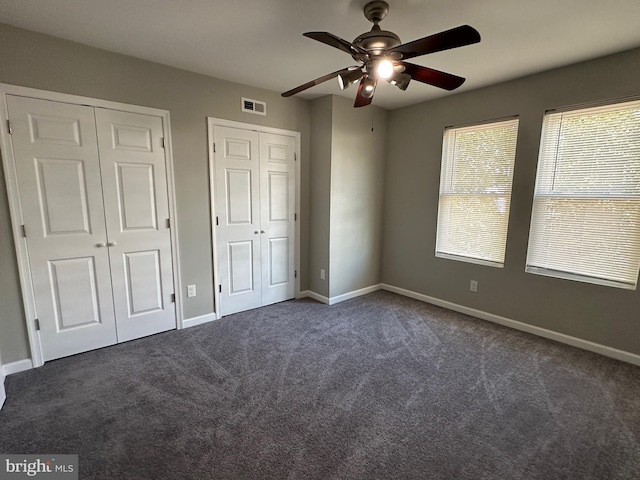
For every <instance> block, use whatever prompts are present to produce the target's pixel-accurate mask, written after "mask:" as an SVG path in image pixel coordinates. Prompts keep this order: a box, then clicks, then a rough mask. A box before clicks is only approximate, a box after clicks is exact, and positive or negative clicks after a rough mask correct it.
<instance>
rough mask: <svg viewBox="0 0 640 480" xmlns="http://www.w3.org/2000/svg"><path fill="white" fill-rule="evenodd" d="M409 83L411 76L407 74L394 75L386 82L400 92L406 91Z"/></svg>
mask: <svg viewBox="0 0 640 480" xmlns="http://www.w3.org/2000/svg"><path fill="white" fill-rule="evenodd" d="M410 81H411V75H409V74H408V73H396V74H394V75H393V76H392V77H391V78H390V79H389V80H388V82H389V83H390V84H391V85H395V86H396V87H398V88H399V89H400V90H402V91H404V90H406V89H407V87H408V86H409V82H410Z"/></svg>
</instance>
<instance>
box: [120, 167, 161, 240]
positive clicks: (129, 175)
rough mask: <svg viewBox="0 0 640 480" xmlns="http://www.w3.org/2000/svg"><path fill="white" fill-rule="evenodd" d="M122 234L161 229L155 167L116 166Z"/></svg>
mask: <svg viewBox="0 0 640 480" xmlns="http://www.w3.org/2000/svg"><path fill="white" fill-rule="evenodd" d="M116 182H117V183H116V186H117V189H118V209H119V211H120V231H122V232H127V231H132V230H152V231H155V230H158V215H157V213H156V203H155V199H156V192H155V184H154V171H153V165H138V164H126V163H116Z"/></svg>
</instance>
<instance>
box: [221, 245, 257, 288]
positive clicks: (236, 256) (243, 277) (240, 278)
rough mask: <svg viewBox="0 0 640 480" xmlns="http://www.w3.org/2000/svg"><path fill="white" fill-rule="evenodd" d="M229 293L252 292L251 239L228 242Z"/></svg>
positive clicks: (252, 256)
mask: <svg viewBox="0 0 640 480" xmlns="http://www.w3.org/2000/svg"><path fill="white" fill-rule="evenodd" d="M227 245H228V248H229V295H230V296H233V295H238V294H244V293H247V292H253V291H254V290H255V285H254V282H253V258H254V254H253V240H248V241H246V242H229V243H228V244H227Z"/></svg>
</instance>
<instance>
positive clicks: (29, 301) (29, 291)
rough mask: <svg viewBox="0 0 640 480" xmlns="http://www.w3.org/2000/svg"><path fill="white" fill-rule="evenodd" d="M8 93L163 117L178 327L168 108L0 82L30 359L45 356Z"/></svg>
mask: <svg viewBox="0 0 640 480" xmlns="http://www.w3.org/2000/svg"><path fill="white" fill-rule="evenodd" d="M7 95H18V96H23V97H31V98H37V99H40V100H51V101H54V102H62V103H71V104H77V105H87V106H90V107H98V108H108V109H111V110H120V111H123V112H131V113H140V114H143V115H154V116H158V117H161V118H162V127H163V130H164V139H165V140H164V141H165V158H166V163H167V190H168V195H169V216H170V218H171V229H170V234H171V255H172V263H173V282H174V292H175V297H176V326H177V328H178V329H181V328H182V322H183V318H184V315H183V311H182V295H181V293H182V281H181V276H180V262H179V260H178V221H177V217H176V198H175V186H174V175H173V154H172V147H171V123H170V121H169V111H168V110H159V109H157V108H151V107H142V106H138V105H128V104H126V103H119V102H112V101H108V100H99V99H95V98H90V97H81V96H77V95H69V94H66V93H58V92H49V91H46V90H38V89H34V88H28V87H21V86H18V85H10V84H5V83H0V122H1V124H0V152H1V153H2V164H3V167H4V173H5V183H6V186H7V196H8V199H9V211H10V213H11V226H12V229H13V241H14V243H15V248H16V258H17V261H18V274H19V277H20V287H21V289H22V304H23V306H24V313H25V322H26V325H27V334H28V337H29V347H30V350H31V361H32V363H33V366H34V367H40V366H42V365H43V364H44V360H43V356H42V348H41V344H40V334H39V333H38V331H37V330H36V326H35V319H36V315H35V312H36V308H35V296H34V291H33V285H32V279H31V270H30V266H29V255H28V250H27V243H26V239H25V238H24V237H23V235H22V225H23V224H24V222H23V219H22V208H21V205H20V197H19V196H18V177H17V174H16V165H15V158H14V155H13V143H12V140H11V135H10V134H9V128H8V120H9V113H8V109H7V97H6V96H7Z"/></svg>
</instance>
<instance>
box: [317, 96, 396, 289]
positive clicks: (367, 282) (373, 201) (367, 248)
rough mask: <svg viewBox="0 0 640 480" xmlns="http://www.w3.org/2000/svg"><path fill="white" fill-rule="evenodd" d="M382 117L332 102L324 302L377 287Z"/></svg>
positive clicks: (384, 135) (383, 146)
mask: <svg viewBox="0 0 640 480" xmlns="http://www.w3.org/2000/svg"><path fill="white" fill-rule="evenodd" d="M385 86H386V85H385ZM354 90H355V89H354ZM354 93H355V91H354ZM387 117H388V112H387V111H386V110H384V109H382V108H378V107H375V106H373V105H371V106H368V107H366V108H353V100H351V99H347V98H344V97H333V121H332V125H333V135H332V154H331V223H330V231H331V243H330V249H329V250H330V263H331V265H330V272H329V278H330V289H329V293H330V295H329V296H330V297H336V296H338V295H342V294H344V293H348V292H352V291H355V290H359V289H361V288H365V287H369V286H371V285H376V284H378V283H380V270H381V267H382V203H383V196H384V178H383V174H384V164H385V154H386V143H387ZM372 125H373V127H374V128H373V132H372V131H371V127H372ZM310 275H311V276H312V277H313V276H318V275H319V273H318V272H317V271H314V270H311V271H310Z"/></svg>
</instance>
